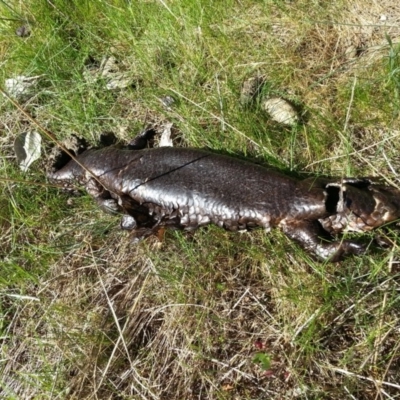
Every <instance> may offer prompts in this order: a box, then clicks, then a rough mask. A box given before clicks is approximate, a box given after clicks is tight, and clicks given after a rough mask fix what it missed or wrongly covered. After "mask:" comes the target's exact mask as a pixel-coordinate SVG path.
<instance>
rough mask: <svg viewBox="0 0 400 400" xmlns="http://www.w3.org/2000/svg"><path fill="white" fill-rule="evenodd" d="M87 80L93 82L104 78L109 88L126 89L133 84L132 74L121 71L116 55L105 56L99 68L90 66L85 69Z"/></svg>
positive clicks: (84, 73) (106, 86) (84, 74)
mask: <svg viewBox="0 0 400 400" xmlns="http://www.w3.org/2000/svg"><path fill="white" fill-rule="evenodd" d="M83 76H84V78H85V80H86V82H88V83H90V84H92V83H94V82H96V81H97V80H98V79H99V78H100V79H104V80H105V82H106V84H105V88H106V89H107V90H116V89H125V88H126V87H128V86H130V85H132V83H133V79H132V76H131V75H130V74H128V73H126V72H120V70H119V66H118V62H117V60H116V58H115V57H114V56H110V57H103V59H102V60H101V63H100V67H99V68H88V69H86V70H85V71H83Z"/></svg>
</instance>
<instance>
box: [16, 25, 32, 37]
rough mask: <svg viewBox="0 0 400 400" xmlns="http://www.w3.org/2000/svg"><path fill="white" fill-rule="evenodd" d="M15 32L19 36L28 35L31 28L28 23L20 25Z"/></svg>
mask: <svg viewBox="0 0 400 400" xmlns="http://www.w3.org/2000/svg"><path fill="white" fill-rule="evenodd" d="M15 34H16V35H17V36H19V37H22V38H24V37H28V36H30V35H31V28H30V27H29V25H22V26H20V27H19V28H17V29H16V30H15Z"/></svg>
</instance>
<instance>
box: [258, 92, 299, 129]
mask: <svg viewBox="0 0 400 400" xmlns="http://www.w3.org/2000/svg"><path fill="white" fill-rule="evenodd" d="M262 107H263V108H264V110H265V111H266V112H267V113H268V114H269V115H270V116H271V118H272V119H273V120H274V121H275V122H278V123H280V124H284V125H289V126H293V125H296V124H297V123H298V122H299V116H298V114H297V111H296V110H295V108H294V107H293V106H292V104H290V103H289V102H288V101H287V100H284V99H282V98H280V97H271V98H269V99H266V100H264V102H263V104H262Z"/></svg>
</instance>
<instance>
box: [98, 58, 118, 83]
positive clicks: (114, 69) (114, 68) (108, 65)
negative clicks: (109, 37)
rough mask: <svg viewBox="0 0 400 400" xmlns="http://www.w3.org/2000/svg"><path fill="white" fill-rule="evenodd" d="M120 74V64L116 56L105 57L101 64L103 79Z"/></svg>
mask: <svg viewBox="0 0 400 400" xmlns="http://www.w3.org/2000/svg"><path fill="white" fill-rule="evenodd" d="M118 72H119V67H118V62H117V59H116V58H115V57H114V56H111V57H103V59H102V60H101V63H100V74H101V76H102V77H103V78H109V77H112V76H114V75H115V74H116V73H118Z"/></svg>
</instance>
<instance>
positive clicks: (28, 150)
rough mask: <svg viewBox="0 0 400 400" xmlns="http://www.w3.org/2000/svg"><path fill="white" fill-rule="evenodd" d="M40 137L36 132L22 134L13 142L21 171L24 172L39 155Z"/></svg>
mask: <svg viewBox="0 0 400 400" xmlns="http://www.w3.org/2000/svg"><path fill="white" fill-rule="evenodd" d="M41 142H42V137H41V136H40V134H39V133H38V132H36V131H29V132H24V133H21V134H20V135H18V136H17V137H16V139H15V141H14V151H15V155H16V157H17V160H18V163H19V166H20V168H21V169H22V171H24V172H26V171H27V170H28V168H29V166H30V165H31V164H32V163H33V162H34V161H35V160H37V159H38V158H40V154H41V147H40V145H41Z"/></svg>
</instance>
